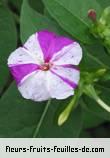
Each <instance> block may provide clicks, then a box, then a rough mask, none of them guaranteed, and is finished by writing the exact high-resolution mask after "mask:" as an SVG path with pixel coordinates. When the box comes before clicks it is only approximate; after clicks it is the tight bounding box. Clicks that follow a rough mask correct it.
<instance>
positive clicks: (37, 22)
mask: <svg viewBox="0 0 110 158" xmlns="http://www.w3.org/2000/svg"><path fill="white" fill-rule="evenodd" d="M109 5H110V0H94V1H93V0H87V2H86V1H85V2H84V1H83V2H82V0H77V1H76V0H61V1H60V0H59V1H58V0H43V1H42V0H24V1H23V0H0V72H1V75H0V76H1V77H0V137H32V136H33V134H34V130H35V129H36V125H37V124H38V123H39V120H40V117H41V115H42V112H43V109H44V106H45V102H43V103H39V104H40V105H37V104H38V103H35V102H32V101H27V100H25V99H23V98H22V97H21V96H20V94H19V92H18V90H17V88H16V85H15V83H14V82H13V79H12V77H11V76H10V73H9V71H8V68H7V58H8V56H9V54H10V53H11V52H12V51H13V50H14V49H15V48H16V47H18V46H20V45H22V43H23V42H24V41H25V40H26V39H27V38H28V37H29V36H30V35H31V34H32V33H34V32H35V31H38V30H40V29H45V28H48V29H49V30H51V31H55V32H57V33H58V34H61V35H62V34H63V35H66V36H69V37H71V38H74V39H77V40H78V41H79V42H80V43H81V44H82V46H83V47H84V57H83V61H82V63H81V66H80V67H81V70H82V71H83V70H87V71H89V72H92V71H95V70H97V69H98V68H110V57H108V55H107V53H105V52H106V50H105V48H104V47H103V46H102V45H101V44H100V42H98V43H97V40H96V39H95V38H94V37H93V36H92V35H91V34H90V33H89V30H88V28H89V26H91V25H92V23H91V21H90V20H89V19H88V17H87V12H88V10H89V9H91V8H93V9H95V10H96V11H97V13H98V14H97V16H100V14H101V12H102V10H103V9H104V8H105V7H107V6H109ZM95 87H96V88H97V91H98V92H99V94H100V95H101V97H103V99H104V100H105V101H106V102H107V103H108V104H109V105H110V81H109V80H108V81H99V82H98V83H96V84H95ZM70 99H71V98H69V99H67V100H63V101H56V100H53V101H52V103H51V106H50V108H49V110H48V112H47V115H46V117H45V120H44V121H43V122H42V125H41V128H40V129H39V132H38V135H37V137H81V138H82V137H86V138H92V137H95V138H102V137H104V138H109V137H110V114H109V113H107V112H106V111H104V110H103V109H101V108H100V107H99V106H98V105H97V103H96V102H95V101H93V100H92V99H90V98H89V97H87V96H84V95H83V96H82V99H81V101H80V102H79V106H78V107H77V108H76V109H75V110H74V111H73V112H72V113H71V115H70V117H69V119H68V121H67V122H66V123H65V124H64V125H63V126H61V127H59V126H58V125H57V119H58V115H59V113H60V112H61V111H62V109H64V107H65V106H66V105H67V104H68V103H69V101H70Z"/></svg>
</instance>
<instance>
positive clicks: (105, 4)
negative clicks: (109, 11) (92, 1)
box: [96, 0, 110, 9]
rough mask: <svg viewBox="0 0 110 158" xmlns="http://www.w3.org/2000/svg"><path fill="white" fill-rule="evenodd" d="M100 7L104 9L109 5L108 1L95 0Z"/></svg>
mask: <svg viewBox="0 0 110 158" xmlns="http://www.w3.org/2000/svg"><path fill="white" fill-rule="evenodd" d="M96 1H97V2H98V3H99V4H100V6H101V7H102V8H103V9H104V8H106V7H108V6H109V5H110V0H96Z"/></svg>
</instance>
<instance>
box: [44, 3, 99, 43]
mask: <svg viewBox="0 0 110 158" xmlns="http://www.w3.org/2000/svg"><path fill="white" fill-rule="evenodd" d="M43 2H44V4H45V6H46V9H47V10H48V11H49V13H50V14H51V16H52V17H53V18H54V19H55V20H56V21H57V22H58V23H59V25H60V26H61V27H62V28H63V29H64V30H65V31H66V32H68V33H69V34H71V35H72V36H73V37H74V38H76V39H78V40H80V41H82V42H83V43H91V42H94V41H95V39H94V38H93V37H92V36H91V35H90V33H89V31H88V29H89V26H90V20H89V19H88V15H87V14H88V10H89V9H91V8H93V9H95V10H96V11H97V12H98V13H100V12H101V7H100V5H99V4H98V3H97V2H96V1H92V0H86V2H83V1H82V0H77V1H76V0H68V1H67V0H60V1H59V0H52V1H51V0H43Z"/></svg>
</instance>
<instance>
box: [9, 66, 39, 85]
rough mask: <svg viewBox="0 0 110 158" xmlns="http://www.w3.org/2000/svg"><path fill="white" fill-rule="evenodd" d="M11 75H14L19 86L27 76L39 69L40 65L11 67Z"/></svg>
mask: <svg viewBox="0 0 110 158" xmlns="http://www.w3.org/2000/svg"><path fill="white" fill-rule="evenodd" d="M9 69H10V71H11V74H12V75H13V77H14V79H15V81H16V83H17V84H19V83H20V81H21V80H22V79H23V78H24V77H25V76H27V75H28V74H30V73H32V72H34V71H36V70H38V69H39V65H36V64H20V65H9Z"/></svg>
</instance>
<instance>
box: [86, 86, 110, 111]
mask: <svg viewBox="0 0 110 158" xmlns="http://www.w3.org/2000/svg"><path fill="white" fill-rule="evenodd" d="M84 92H85V94H86V95H87V96H89V97H91V98H92V99H94V100H95V101H96V102H97V103H98V104H99V105H100V106H101V107H102V108H103V109H105V110H106V111H108V112H110V106H108V105H107V104H106V103H104V101H103V100H101V99H100V97H99V96H98V95H97V93H96V91H95V89H94V87H93V86H92V85H91V84H90V85H87V86H86V87H85V89H84Z"/></svg>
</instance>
